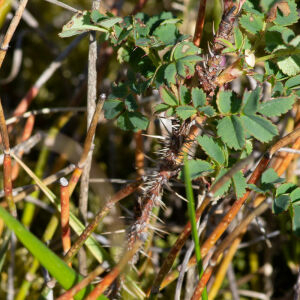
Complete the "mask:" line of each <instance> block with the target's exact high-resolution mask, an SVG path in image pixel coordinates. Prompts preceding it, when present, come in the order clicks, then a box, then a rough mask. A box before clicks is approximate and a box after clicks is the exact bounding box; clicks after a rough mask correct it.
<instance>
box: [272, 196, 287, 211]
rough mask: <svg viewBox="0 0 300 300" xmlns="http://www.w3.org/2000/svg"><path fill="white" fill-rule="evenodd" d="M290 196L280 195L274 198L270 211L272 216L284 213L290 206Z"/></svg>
mask: <svg viewBox="0 0 300 300" xmlns="http://www.w3.org/2000/svg"><path fill="white" fill-rule="evenodd" d="M290 201H291V199H290V196H289V195H288V194H282V195H280V196H278V197H276V198H275V199H274V201H273V205H272V211H273V213H274V214H276V215H277V214H280V213H282V212H284V211H286V210H287V209H288V208H289V206H290Z"/></svg>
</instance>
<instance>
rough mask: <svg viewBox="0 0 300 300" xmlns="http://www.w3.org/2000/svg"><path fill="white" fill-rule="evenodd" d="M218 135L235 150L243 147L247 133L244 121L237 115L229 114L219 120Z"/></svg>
mask: <svg viewBox="0 0 300 300" xmlns="http://www.w3.org/2000/svg"><path fill="white" fill-rule="evenodd" d="M217 130H218V135H219V136H220V137H221V139H222V141H223V142H224V143H225V144H226V145H227V146H228V147H229V148H233V149H235V150H239V149H242V148H243V146H244V144H245V133H244V128H243V126H242V122H241V120H240V118H239V117H237V116H227V117H225V118H223V119H222V120H220V121H219V122H218V126H217Z"/></svg>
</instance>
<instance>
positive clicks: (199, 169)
mask: <svg viewBox="0 0 300 300" xmlns="http://www.w3.org/2000/svg"><path fill="white" fill-rule="evenodd" d="M187 163H188V167H189V170H190V175H191V178H192V179H196V178H198V177H200V176H204V175H206V174H207V173H211V172H212V171H213V170H214V169H213V167H212V165H211V164H210V163H208V162H207V161H205V160H201V159H192V160H188V162H187ZM179 177H180V178H181V179H182V180H183V179H184V176H183V172H180V174H179Z"/></svg>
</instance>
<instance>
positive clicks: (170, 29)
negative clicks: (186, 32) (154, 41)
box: [153, 24, 178, 46]
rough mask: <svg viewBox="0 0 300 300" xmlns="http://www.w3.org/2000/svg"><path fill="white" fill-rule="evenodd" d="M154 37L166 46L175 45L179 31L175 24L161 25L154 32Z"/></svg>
mask: <svg viewBox="0 0 300 300" xmlns="http://www.w3.org/2000/svg"><path fill="white" fill-rule="evenodd" d="M153 35H154V36H156V37H157V38H158V39H159V40H160V41H161V42H162V43H163V44H164V45H166V46H167V45H174V44H175V43H176V40H177V37H178V29H177V27H176V26H175V25H174V24H166V25H161V26H159V27H157V28H156V29H155V30H154V32H153Z"/></svg>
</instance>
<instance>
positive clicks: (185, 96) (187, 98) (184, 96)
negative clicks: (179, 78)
mask: <svg viewBox="0 0 300 300" xmlns="http://www.w3.org/2000/svg"><path fill="white" fill-rule="evenodd" d="M179 96H180V101H181V104H189V103H190V102H191V94H190V91H189V90H188V88H187V87H186V86H185V85H181V86H180V87H179Z"/></svg>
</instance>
